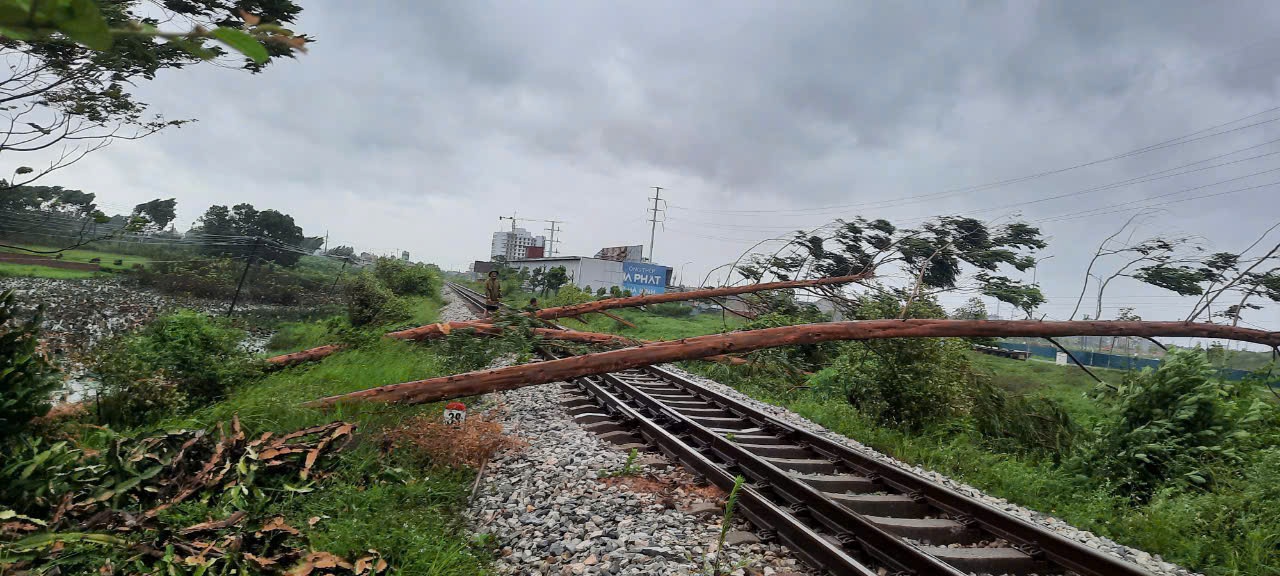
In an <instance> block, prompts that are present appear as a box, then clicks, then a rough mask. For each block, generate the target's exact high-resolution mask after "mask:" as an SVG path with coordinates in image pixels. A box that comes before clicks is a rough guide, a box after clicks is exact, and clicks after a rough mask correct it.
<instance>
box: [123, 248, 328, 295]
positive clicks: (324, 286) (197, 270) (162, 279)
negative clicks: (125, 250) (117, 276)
mask: <svg viewBox="0 0 1280 576" xmlns="http://www.w3.org/2000/svg"><path fill="white" fill-rule="evenodd" d="M243 273H244V263H243V262H242V261H239V260H232V259H225V258H224V259H214V260H195V261H188V262H155V263H152V264H150V265H148V266H147V267H146V268H144V269H141V270H137V271H134V272H132V274H133V276H134V278H135V279H136V280H137V282H138V283H139V284H141V285H142V286H146V287H149V288H154V289H156V290H159V291H160V292H163V293H166V294H181V295H188V296H197V297H200V298H212V299H218V300H230V299H231V297H232V296H233V295H234V294H235V292H236V286H237V285H238V284H239V283H240V276H241V275H242V274H243ZM331 283H332V276H330V275H325V274H320V273H315V272H303V271H299V270H291V269H288V268H284V267H279V266H275V265H261V264H259V265H255V266H252V267H250V270H249V275H248V276H247V277H246V280H245V283H244V287H243V291H242V292H241V294H240V299H241V301H243V302H258V303H263V304H279V305H285V306H290V305H294V304H298V303H299V302H301V301H303V300H304V299H305V300H308V301H310V300H324V299H326V295H327V293H328V291H329V287H330V284H331Z"/></svg>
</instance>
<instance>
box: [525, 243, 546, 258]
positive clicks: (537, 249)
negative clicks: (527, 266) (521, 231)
mask: <svg viewBox="0 0 1280 576" xmlns="http://www.w3.org/2000/svg"><path fill="white" fill-rule="evenodd" d="M543 256H546V248H543V247H542V246H525V248H524V257H525V259H529V258H542V257H543Z"/></svg>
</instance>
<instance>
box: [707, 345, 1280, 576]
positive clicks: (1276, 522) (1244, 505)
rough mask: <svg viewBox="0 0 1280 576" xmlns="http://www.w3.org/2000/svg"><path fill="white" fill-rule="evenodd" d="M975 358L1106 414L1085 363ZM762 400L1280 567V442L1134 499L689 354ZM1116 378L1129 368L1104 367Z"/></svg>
mask: <svg viewBox="0 0 1280 576" xmlns="http://www.w3.org/2000/svg"><path fill="white" fill-rule="evenodd" d="M971 360H973V362H974V365H975V367H977V368H979V369H980V370H983V371H990V372H992V376H993V379H994V381H995V382H996V383H998V384H999V385H1001V386H1004V387H1006V388H1008V389H1011V390H1017V391H1021V392H1030V393H1042V394H1045V395H1047V396H1052V397H1055V398H1058V399H1060V400H1062V401H1063V402H1064V404H1065V405H1066V407H1067V409H1068V410H1069V411H1071V413H1072V416H1073V418H1076V419H1078V421H1080V422H1081V423H1082V424H1084V425H1085V426H1086V427H1088V425H1089V423H1090V422H1094V421H1096V419H1097V418H1099V417H1100V416H1101V409H1100V407H1098V406H1096V405H1095V404H1093V403H1092V402H1091V401H1090V400H1088V399H1087V398H1085V396H1084V394H1085V392H1086V391H1088V390H1091V389H1092V388H1093V386H1094V381H1093V380H1092V379H1091V378H1089V377H1088V375H1086V374H1084V373H1083V371H1081V370H1080V369H1079V368H1076V367H1073V366H1058V365H1055V364H1051V363H1047V362H1023V361H1018V360H1010V359H1005V358H999V357H993V356H987V355H978V354H976V353H975V354H974V355H973V357H972V358H971ZM685 367H686V368H687V369H689V370H693V371H695V372H702V373H704V374H708V375H713V376H715V377H717V378H718V379H719V380H720V381H721V382H724V383H726V384H731V385H733V386H734V387H735V388H737V389H738V390H740V391H741V392H743V393H745V394H747V395H750V396H752V397H754V398H757V399H759V400H762V401H765V402H769V403H771V404H774V405H777V406H782V407H785V408H787V409H789V410H792V411H793V412H795V413H797V414H800V415H801V416H804V417H806V418H808V419H810V420H812V421H814V422H816V423H818V424H821V425H822V426H825V427H826V428H828V429H830V430H832V431H834V432H837V433H839V434H843V435H845V436H847V437H849V438H853V439H856V440H857V441H859V442H861V443H863V444H866V445H867V446H870V447H871V448H874V449H876V450H878V451H880V452H882V453H884V454H887V455H890V456H893V457H895V458H897V459H899V460H902V461H904V462H907V463H910V464H913V465H918V466H921V467H924V468H926V469H929V470H933V471H936V472H939V473H942V474H945V475H947V476H949V477H951V478H954V479H956V480H959V481H961V482H965V483H967V484H970V485H972V486H974V487H977V488H979V489H981V490H983V491H984V492H986V493H988V494H991V495H994V496H998V497H1001V498H1005V499H1008V500H1009V501H1010V502H1013V503H1016V504H1020V505H1022V506H1026V507H1028V508H1032V509H1035V510H1038V511H1041V512H1044V513H1048V514H1052V515H1054V516H1056V517H1058V518H1061V519H1062V520H1065V521H1066V522H1068V523H1070V524H1071V525H1073V526H1075V527H1077V528H1081V529H1084V530H1089V531H1091V532H1094V533H1095V534H1098V535H1100V536H1105V537H1108V538H1111V539H1113V540H1115V541H1117V542H1119V543H1121V544H1125V545H1128V546H1133V547H1135V548H1138V549H1141V550H1145V551H1147V552H1150V553H1152V554H1159V555H1161V556H1163V557H1164V558H1165V560H1167V561H1170V562H1175V563H1177V564H1179V565H1182V566H1186V567H1188V568H1192V569H1193V570H1197V571H1201V572H1204V573H1205V574H1208V575H1210V576H1235V575H1270V576H1277V575H1280V448H1275V447H1273V448H1271V449H1268V450H1266V451H1264V452H1262V453H1261V454H1257V455H1252V457H1251V458H1250V459H1249V462H1250V463H1248V464H1245V465H1244V466H1241V467H1237V469H1234V470H1231V471H1230V472H1226V473H1223V474H1222V475H1221V476H1222V478H1221V483H1220V484H1218V485H1217V486H1216V487H1215V489H1214V491H1212V492H1207V491H1205V492H1193V491H1175V490H1167V491H1163V492H1159V493H1157V494H1156V495H1155V496H1154V497H1153V498H1152V500H1151V501H1150V502H1146V503H1141V504H1138V503H1134V502H1132V501H1130V500H1129V499H1128V498H1126V497H1123V496H1120V495H1118V494H1117V493H1116V491H1114V490H1113V489H1112V488H1111V487H1110V486H1109V485H1107V484H1106V482H1105V481H1100V480H1096V479H1093V478H1088V477H1085V476H1082V475H1079V474H1078V473H1077V472H1076V470H1077V468H1075V467H1074V466H1072V465H1071V464H1070V463H1067V464H1065V465H1062V466H1057V465H1054V464H1053V463H1052V462H1051V461H1050V460H1048V459H1043V458H1040V459H1037V458H1031V457H1025V456H1020V455H1017V454H1010V453H1002V452H996V451H993V450H992V449H991V448H990V444H989V443H987V442H986V441H985V439H984V438H983V437H981V436H980V435H979V434H978V433H976V432H974V431H973V430H972V429H971V428H970V427H968V426H966V425H965V423H964V422H963V421H952V422H948V423H945V424H942V425H937V426H934V427H932V428H928V429H926V430H923V431H921V432H918V433H914V434H912V433H907V432H903V431H900V430H896V429H893V428H887V427H882V426H879V425H877V424H876V423H875V422H874V421H873V420H871V419H869V418H867V417H866V416H864V415H863V414H861V413H860V412H858V411H857V410H856V409H855V408H854V407H853V406H851V405H849V404H848V403H847V402H844V401H843V400H840V399H836V400H823V399H820V398H818V397H816V396H815V395H812V394H811V393H808V392H803V391H801V392H792V393H790V394H779V393H775V392H773V390H776V389H777V388H776V387H771V386H770V385H768V383H765V382H758V381H755V380H753V377H752V376H751V375H750V373H749V372H748V371H746V370H743V369H741V368H738V367H725V366H707V365H700V364H698V363H694V362H689V363H685ZM1095 372H1096V373H1098V375H1099V376H1100V377H1102V378H1103V379H1104V380H1107V381H1118V380H1119V379H1120V378H1121V377H1122V376H1123V372H1120V371H1095Z"/></svg>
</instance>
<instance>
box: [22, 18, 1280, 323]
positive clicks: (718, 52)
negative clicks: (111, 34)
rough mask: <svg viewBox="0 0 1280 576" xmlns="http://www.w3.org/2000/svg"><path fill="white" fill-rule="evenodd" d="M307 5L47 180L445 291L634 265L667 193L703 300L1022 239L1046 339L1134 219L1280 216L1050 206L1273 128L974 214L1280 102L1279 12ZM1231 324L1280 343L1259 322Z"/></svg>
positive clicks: (1184, 148) (161, 83)
mask: <svg viewBox="0 0 1280 576" xmlns="http://www.w3.org/2000/svg"><path fill="white" fill-rule="evenodd" d="M298 2H299V4H301V5H302V6H303V7H304V8H305V11H304V12H303V14H302V16H301V18H300V19H299V22H298V23H297V26H296V28H297V29H299V30H302V31H305V32H308V33H310V34H311V35H312V36H314V37H315V38H316V39H317V42H316V43H315V44H313V45H312V49H311V51H310V53H309V54H306V55H304V56H302V57H300V58H298V59H297V60H296V61H284V62H280V63H278V64H276V65H273V66H271V67H270V69H269V70H267V71H266V72H265V73H263V74H261V75H258V76H251V75H249V74H246V73H241V72H237V71H234V70H226V69H219V68H216V67H212V66H201V67H194V68H191V69H187V70H176V71H167V72H166V73H164V74H162V75H161V76H160V78H159V79H158V80H156V81H155V82H152V83H148V84H145V85H142V86H140V87H139V88H138V93H139V94H140V95H141V96H142V99H143V100H145V101H147V102H149V103H150V104H151V105H152V109H153V111H155V112H161V113H163V114H165V115H166V116H167V117H169V118H198V119H199V122H197V123H195V124H192V125H189V126H186V127H184V128H182V129H180V130H171V131H168V132H165V133H163V134H161V135H157V136H153V137H151V138H148V139H146V140H143V141H138V142H123V143H119V144H117V145H114V146H112V147H111V148H110V149H108V150H105V151H102V152H99V153H96V154H94V155H93V156H91V157H89V158H87V159H86V160H84V161H83V162H81V163H80V164H77V165H76V166H74V167H72V168H70V169H67V170H65V171H63V172H60V173H57V174H56V175H54V176H50V177H49V178H48V179H47V180H45V181H44V183H45V184H61V185H64V186H68V187H78V188H81V189H84V190H86V191H92V192H97V193H98V194H99V196H100V198H101V199H102V200H104V201H105V202H106V203H107V204H108V205H114V206H120V207H128V206H131V205H132V204H134V203H137V202H141V201H144V200H147V199H150V198H154V197H177V198H178V201H179V204H178V207H179V226H180V227H181V228H184V229H185V228H186V227H187V226H189V225H190V223H191V221H192V220H193V219H194V218H196V217H197V216H199V214H200V213H201V212H203V211H204V209H205V208H207V207H208V206H209V205H210V204H213V203H220V204H235V203H238V202H245V201H247V202H251V203H253V204H254V205H255V206H257V207H258V208H260V209H262V208H275V209H279V210H282V211H284V212H287V213H289V214H292V215H293V216H294V217H295V218H296V219H297V221H298V223H299V224H300V225H302V226H303V228H304V229H305V230H306V232H307V233H308V234H310V235H322V234H324V233H325V232H326V231H328V232H329V233H330V235H331V244H353V245H355V246H356V247H357V248H359V249H362V250H370V251H374V252H384V251H391V250H408V251H409V252H410V253H411V254H412V256H413V258H414V259H415V260H422V261H430V262H436V263H438V264H440V265H441V266H443V267H445V268H449V269H465V267H466V266H467V264H468V263H469V262H470V261H472V260H475V259H480V258H485V257H486V256H487V251H488V248H489V239H490V234H491V233H492V232H493V231H494V230H496V229H498V228H499V226H500V225H503V226H505V225H507V224H505V223H503V224H500V223H499V220H498V216H499V215H504V214H505V215H509V214H511V213H512V211H515V212H517V213H518V215H520V216H525V217H531V218H554V219H557V220H563V221H564V224H563V230H564V231H563V234H562V238H563V241H564V242H563V245H562V248H561V252H562V253H564V254H578V255H587V256H590V255H592V254H594V253H595V252H596V250H597V249H599V248H601V247H604V246H613V245H622V244H640V243H645V244H647V242H648V239H649V224H648V222H647V218H648V213H647V212H646V209H647V207H648V206H649V204H648V201H647V200H646V199H647V198H648V197H650V196H652V195H653V190H652V188H651V187H652V186H662V187H664V188H665V190H664V191H663V196H664V198H669V199H670V201H669V205H668V209H667V210H666V212H665V217H666V222H665V224H664V228H660V229H659V230H658V234H657V245H656V251H655V257H656V261H657V262H658V263H660V264H665V265H669V266H672V267H674V268H676V269H678V270H683V271H684V273H685V275H686V277H687V278H690V279H692V278H694V277H697V278H699V279H700V278H701V277H702V275H703V274H705V273H706V272H707V271H708V270H710V269H711V268H713V267H714V266H717V265H719V264H722V263H724V262H726V261H729V260H732V259H733V258H734V257H736V256H737V255H738V254H739V253H740V252H742V251H743V250H745V249H746V248H748V247H749V246H750V245H751V243H753V242H755V241H757V240H760V239H763V238H768V237H770V236H774V235H778V234H782V233H785V232H786V231H788V230H792V229H794V228H797V227H806V228H808V227H814V226H818V225H821V224H822V223H824V222H827V221H829V220H831V219H833V218H837V217H846V218H847V217H852V216H855V215H864V216H867V217H885V218H888V219H890V220H892V221H894V222H902V223H906V224H914V223H916V222H919V220H920V219H921V218H923V217H926V216H930V215H937V214H970V213H972V214H973V215H975V216H978V217H982V218H987V219H997V218H1002V219H1003V220H1001V221H1008V220H1009V219H1011V218H1015V217H1020V218H1022V219H1024V220H1027V221H1030V222H1033V223H1038V225H1040V226H1041V227H1042V228H1043V230H1044V232H1045V233H1046V235H1048V236H1049V237H1050V247H1049V248H1048V249H1047V250H1045V251H1044V252H1043V254H1044V255H1045V256H1048V255H1052V256H1053V257H1052V258H1051V259H1048V260H1046V261H1045V262H1044V263H1043V264H1042V265H1041V266H1040V268H1039V270H1038V279H1039V280H1040V282H1041V284H1042V286H1043V287H1044V291H1045V293H1046V294H1047V295H1048V296H1049V297H1050V303H1049V304H1048V305H1047V306H1045V307H1044V308H1043V309H1042V312H1044V313H1047V314H1048V315H1049V317H1050V318H1065V317H1066V316H1067V315H1068V314H1069V313H1070V310H1071V308H1072V305H1073V304H1074V295H1075V294H1076V293H1078V292H1079V290H1080V283H1081V281H1082V278H1083V272H1084V269H1085V266H1086V265H1087V262H1088V258H1089V256H1090V255H1091V253H1092V251H1093V249H1094V248H1095V247H1096V245H1097V243H1098V241H1099V240H1100V239H1101V237H1102V236H1105V235H1107V234H1110V233H1111V232H1113V231H1114V230H1115V229H1116V228H1117V227H1118V226H1120V224H1121V223H1123V221H1124V220H1125V219H1126V218H1128V217H1129V216H1131V215H1132V214H1133V212H1134V209H1135V208H1139V207H1143V206H1151V207H1153V208H1157V209H1160V210H1161V211H1160V212H1157V213H1155V214H1153V215H1151V216H1150V217H1148V218H1145V219H1144V221H1145V222H1146V224H1145V226H1144V227H1143V229H1142V230H1140V231H1139V232H1138V235H1137V236H1135V238H1140V237H1143V236H1144V235H1151V234H1160V233H1164V234H1179V233H1182V234H1194V235H1199V236H1202V237H1203V243H1204V244H1205V245H1206V246H1207V247H1208V248H1210V249H1214V250H1240V249H1243V248H1244V247H1245V246H1247V245H1249V244H1250V243H1251V242H1253V241H1254V240H1255V239H1256V237H1257V236H1258V235H1259V234H1260V233H1261V232H1262V231H1263V230H1265V229H1266V228H1267V227H1269V226H1271V225H1272V224H1275V223H1276V222H1277V221H1280V202H1277V200H1276V199H1277V198H1280V186H1273V187H1261V188H1255V189H1252V190H1246V191H1240V192H1234V193H1229V192H1230V191H1232V190H1237V189H1240V188H1247V187H1252V186H1257V185H1261V184H1267V183H1270V182H1280V172H1272V173H1268V174H1260V175H1258V176H1253V177H1245V178H1240V179H1237V180H1234V181H1232V182H1229V183H1221V184H1216V183H1220V182H1222V181H1224V180H1228V179H1235V178H1239V177H1241V176H1247V175H1249V174H1254V173H1258V172H1262V171H1265V170H1269V169H1272V168H1276V167H1280V155H1276V156H1264V157H1261V158H1257V159H1253V160H1245V161H1241V162H1238V163H1236V164H1232V165H1229V166H1223V167H1220V168H1214V169H1209V170H1202V171H1199V172H1195V173H1193V174H1187V175H1185V176H1177V177H1173V178H1167V179H1162V180H1159V181H1155V182H1149V183H1143V184H1136V185H1131V186H1125V187H1118V188H1112V189H1108V190H1105V191H1098V192H1092V193H1082V194H1075V195H1071V196H1067V197H1064V198H1058V199H1047V198H1049V197H1053V196H1060V195H1063V194H1068V193H1072V192H1079V191H1083V190H1087V189H1089V188H1093V187H1098V186H1102V185H1106V184H1110V183H1115V182H1119V181H1123V180H1126V179H1131V178H1135V177H1138V176H1142V175H1145V174H1149V173H1151V172H1155V171H1158V170H1164V169H1169V168H1174V167H1177V166H1181V165H1184V164H1188V163H1190V162H1196V161H1199V160H1205V159H1208V158H1211V157H1214V156H1219V155H1222V154H1226V153H1229V152H1233V151H1236V150H1241V149H1243V148H1247V147H1250V146H1255V145H1258V144H1262V143H1264V142H1267V141H1268V140H1272V139H1277V138H1280V122H1271V123H1264V124H1262V125H1259V126H1255V127H1250V128H1242V129H1240V130H1237V131H1234V132H1231V133H1228V134H1224V135H1220V136H1213V137H1208V138H1203V139H1201V140H1196V141H1194V142H1189V143H1186V144H1183V145H1178V146H1170V147H1167V148H1162V149H1159V150H1154V151H1151V152H1148V153H1144V154H1139V155H1134V156H1130V157H1127V158H1123V159H1120V160H1115V161H1108V162H1101V163H1097V164H1093V165H1090V166H1086V167H1083V168H1079V169H1074V170H1068V171H1063V172H1060V173H1057V174H1054V175H1051V176H1046V177H1042V178H1034V179H1029V180H1025V181H1021V182H1018V183H1015V184H1010V185H1005V186H998V187H990V188H982V189H978V190H967V191H966V188H969V187H974V186H977V185H982V184H986V183H990V182H996V181H1002V180H1006V179H1012V178H1017V177H1020V176H1025V175H1029V174H1036V173H1040V172H1044V171H1050V170H1056V169H1060V168H1066V167H1070V166H1074V165H1078V164H1082V163H1088V162H1091V161H1094V160H1099V159H1103V158H1107V157H1110V156H1113V155H1116V154H1120V153H1124V152H1127V151H1131V150H1134V149H1138V148H1142V147H1144V146H1148V145H1150V144H1154V143H1157V142H1162V141H1165V140H1168V139H1171V138H1176V137H1179V136H1184V135H1187V134H1191V133H1194V132H1197V131H1199V130H1202V129H1205V128H1209V127H1211V126H1214V125H1217V124H1221V123H1224V122H1228V121H1230V120H1233V119H1237V118H1243V117H1245V116H1248V115H1251V114H1254V113H1257V112H1261V111H1264V110H1267V109H1269V108H1272V107H1275V106H1280V98H1277V89H1278V88H1280V86H1278V85H1277V77H1278V76H1277V75H1278V74H1280V56H1277V54H1280V32H1278V31H1280V22H1278V20H1280V4H1277V3H1275V2H1269V1H1260V2H1242V1H1235V2H1224V3H1208V2H1171V1H1166V0H1160V1H1152V2H1082V1H1076V0H1072V1H1064V2H1043V3H1037V2H1023V1H1018V2H1012V3H1008V4H1005V3H996V2H954V1H946V2H943V1H938V2H848V1H836V2H819V1H814V0H806V1H804V2H776V3H767V2H741V1H731V2H644V3H639V2H628V3H613V2H580V3H574V2H526V3H517V2H500V3H488V2H478V1H467V2H412V1H402V2H387V1H376V0H375V1H370V2H360V3H355V4H353V3H350V2H330V1H316V0H298ZM1271 119H1280V111H1276V112H1271V113H1268V114H1264V115H1260V116H1255V117H1253V118H1251V119H1249V120H1247V121H1243V122H1239V123H1236V124H1232V125H1230V126H1228V128H1237V127H1243V126H1245V125H1247V124H1250V123H1254V122H1260V121H1265V120H1271ZM1276 151H1280V145H1265V146H1261V147H1257V148H1253V149H1251V150H1248V151H1244V152H1240V153H1238V154H1235V155H1232V156H1229V157H1225V158H1224V159H1222V160H1216V161H1214V162H1212V163H1221V162H1227V161H1232V160H1240V159H1244V158H1248V157H1251V156H1257V155H1260V154H1265V153H1268V152H1276ZM1205 165H1206V164H1199V165H1196V167H1204V166H1205ZM1206 185H1209V186H1206ZM1196 187H1199V188H1198V189H1196V190H1192V191H1187V192H1180V191H1182V190H1186V189H1189V188H1196ZM949 191H956V192H952V193H947V194H939V193H942V192H949ZM1220 192H1228V193H1225V194H1221V195H1218V196H1215V197H1211V198H1200V199H1196V198H1195V197H1196V196H1204V195H1208V194H1216V193H1220ZM1162 194H1163V195H1166V196H1163V197H1161V198H1158V199H1153V200H1147V198H1150V197H1152V196H1156V195H1162ZM923 195H932V196H925V197H924V198H919V197H920V196H923ZM1037 200H1040V201H1038V202H1035V201H1037ZM1018 203H1023V204H1022V205H1020V206H1013V205H1015V204H1018ZM1124 203H1128V204H1124ZM1116 205H1119V206H1116ZM833 206H838V207H840V208H830V207H833ZM1091 209H1098V210H1096V211H1094V212H1086V213H1084V214H1079V213H1080V212H1082V211H1086V210H1091ZM726 211H738V212H726ZM1064 216H1066V217H1068V218H1065V219H1064V218H1063V217H1064ZM528 226H529V227H530V228H536V229H540V228H543V227H545V226H546V224H545V223H542V222H530V223H529V224H528ZM1276 242H1280V230H1277V231H1276V232H1275V233H1273V235H1272V236H1271V241H1270V244H1268V245H1267V246H1268V247H1269V246H1271V245H1274V244H1275V243H1276ZM686 262H689V264H687V265H686V264H685V263H686ZM1104 271H1106V268H1105V266H1104ZM1027 276H1028V277H1027V280H1030V278H1029V275H1027ZM1109 294H1111V295H1112V297H1111V298H1109V300H1108V309H1107V310H1106V311H1105V312H1104V317H1107V316H1111V315H1114V313H1115V312H1116V309H1117V308H1119V307H1121V306H1135V307H1136V308H1137V309H1138V312H1139V313H1140V314H1142V315H1143V316H1144V317H1145V318H1148V319H1170V318H1179V317H1180V316H1179V315H1178V314H1179V312H1181V313H1182V315H1185V313H1186V311H1187V310H1188V305H1189V303H1187V302H1183V301H1181V300H1179V299H1176V298H1170V297H1169V295H1168V293H1164V292H1161V291H1158V290H1153V289H1149V288H1144V287H1142V286H1140V285H1137V284H1136V283H1133V282H1124V281H1120V282H1119V283H1118V284H1117V285H1116V287H1115V288H1112V289H1109ZM993 308H994V306H993ZM1246 319H1247V320H1249V321H1250V322H1252V323H1254V324H1258V325H1262V326H1267V327H1269V328H1271V329H1276V328H1280V314H1278V313H1277V311H1276V308H1274V307H1272V308H1269V309H1268V310H1265V311H1261V312H1255V313H1254V314H1253V315H1251V316H1247V317H1246Z"/></svg>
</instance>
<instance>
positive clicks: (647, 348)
mask: <svg viewBox="0 0 1280 576" xmlns="http://www.w3.org/2000/svg"><path fill="white" fill-rule="evenodd" d="M1001 336H1023V337H1038V338H1044V337H1054V336H1144V337H1147V336H1151V337H1154V336H1169V337H1184V336H1185V337H1198V338H1219V339H1224V340H1240V341H1244V342H1253V343H1256V344H1263V345H1266V346H1272V347H1274V346H1280V332H1267V331H1263V330H1252V329H1244V328H1235V327H1231V326H1223V325H1218V324H1205V323H1187V322H1099V321H1074V322H1073V321H1066V322H1038V321H1029V320H896V319H895V320H865V321H856V322H827V323H821V324H802V325H798V326H783V327H779V328H765V329H761V330H746V331H742V332H731V333H728V334H713V335H709V336H699V337H696V338H685V339H681V340H669V341H663V342H655V343H653V344H644V345H641V346H636V347H632V348H624V349H621V350H612V351H608V352H600V353H596V354H587V355H583V356H574V357H571V358H565V359H561V360H551V361H547V362H537V363H533V364H522V365H518V366H508V367H505V368H498V369H494V370H482V371H479V372H468V373H465V374H455V375H452V376H444V377H440V378H431V379H428V380H419V381H415V382H405V383H402V384H392V385H388V386H379V387H377V388H370V389H368V390H361V391H359V392H352V393H350V394H342V395H338V396H330V397H328V398H322V399H319V400H315V401H312V402H309V403H308V404H307V405H308V406H312V407H328V406H333V405H335V404H338V403H341V402H351V401H374V402H398V403H409V404H419V403H425V402H435V401H439V400H445V399H449V398H459V397H462V396H472V395H475V394H483V393H487V392H496V391H501V390H511V389H515V388H521V387H524V386H531V385H534V384H544V383H547V382H556V381H560V380H568V379H571V378H577V377H580V376H587V375H591V374H602V373H606V372H616V371H618V370H625V369H627V368H635V367H639V366H647V365H650V364H661V363H664V362H677V361H680V360H693V359H697V358H706V357H708V356H715V355H719V354H731V353H743V352H750V351H752V350H760V349H763V348H775V347H778V346H791V345H798V344H815V343H818V342H830V341H835V340H876V339H885V338H946V337H956V338H974V337H1001Z"/></svg>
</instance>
